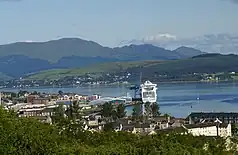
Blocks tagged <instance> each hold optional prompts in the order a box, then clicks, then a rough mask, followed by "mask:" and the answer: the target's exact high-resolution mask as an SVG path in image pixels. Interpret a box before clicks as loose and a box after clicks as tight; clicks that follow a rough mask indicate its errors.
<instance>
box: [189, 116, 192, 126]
mask: <svg viewBox="0 0 238 155" xmlns="http://www.w3.org/2000/svg"><path fill="white" fill-rule="evenodd" d="M188 118H189V122H188V124H192V118H191V116H189V117H188Z"/></svg>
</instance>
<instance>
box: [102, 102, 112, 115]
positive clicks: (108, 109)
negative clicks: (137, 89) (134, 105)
mask: <svg viewBox="0 0 238 155" xmlns="http://www.w3.org/2000/svg"><path fill="white" fill-rule="evenodd" d="M102 116H103V117H112V116H113V105H112V103H109V102H106V103H104V104H103V106H102Z"/></svg>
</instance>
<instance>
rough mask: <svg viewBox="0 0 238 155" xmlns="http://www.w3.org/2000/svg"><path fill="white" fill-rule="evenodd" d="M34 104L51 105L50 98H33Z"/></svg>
mask: <svg viewBox="0 0 238 155" xmlns="http://www.w3.org/2000/svg"><path fill="white" fill-rule="evenodd" d="M32 104H45V105H47V104H49V99H48V98H33V100H32Z"/></svg>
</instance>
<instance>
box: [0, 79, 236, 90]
mask: <svg viewBox="0 0 238 155" xmlns="http://www.w3.org/2000/svg"><path fill="white" fill-rule="evenodd" d="M233 82H235V83H238V80H228V81H227V80H222V81H164V82H156V81H153V83H156V84H193V83H207V84H215V83H233ZM131 85H135V84H134V83H111V84H97V85H93V84H83V85H79V86H73V85H67V86H39V87H22V88H11V87H3V88H0V90H3V89H6V90H13V89H14V90H27V89H47V88H48V89H52V88H86V87H102V86H106V87H110V86H131Z"/></svg>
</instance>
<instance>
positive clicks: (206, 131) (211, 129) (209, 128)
mask: <svg viewBox="0 0 238 155" xmlns="http://www.w3.org/2000/svg"><path fill="white" fill-rule="evenodd" d="M183 127H184V128H185V129H187V131H188V133H191V134H192V135H194V136H220V137H229V136H231V124H226V123H221V124H219V125H218V126H217V124H216V123H201V124H190V125H184V126H183Z"/></svg>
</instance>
